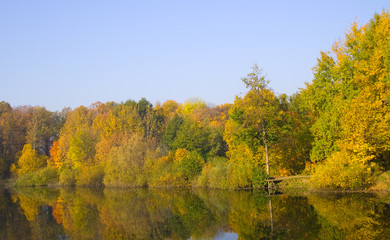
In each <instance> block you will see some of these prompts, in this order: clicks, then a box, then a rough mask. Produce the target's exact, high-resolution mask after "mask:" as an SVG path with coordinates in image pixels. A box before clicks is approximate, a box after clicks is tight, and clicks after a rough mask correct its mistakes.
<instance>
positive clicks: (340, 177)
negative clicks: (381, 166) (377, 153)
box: [311, 151, 375, 190]
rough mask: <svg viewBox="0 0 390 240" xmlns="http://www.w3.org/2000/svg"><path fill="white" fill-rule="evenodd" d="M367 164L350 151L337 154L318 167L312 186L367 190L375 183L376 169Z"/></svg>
mask: <svg viewBox="0 0 390 240" xmlns="http://www.w3.org/2000/svg"><path fill="white" fill-rule="evenodd" d="M365 162H366V161H363V160H361V159H359V158H358V157H357V156H355V155H353V154H351V153H349V152H348V151H339V152H335V153H334V154H332V155H331V157H329V158H328V159H327V160H326V161H325V162H324V163H322V164H320V165H318V166H317V167H316V170H315V173H314V175H313V176H312V178H311V185H312V187H314V188H317V189H321V188H326V189H332V190H363V189H366V188H367V187H368V186H369V185H370V184H372V182H373V177H374V175H373V172H375V170H374V169H375V167H374V168H371V167H369V165H368V164H367V163H365ZM372 165H374V164H372Z"/></svg>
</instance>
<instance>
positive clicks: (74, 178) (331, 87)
mask: <svg viewBox="0 0 390 240" xmlns="http://www.w3.org/2000/svg"><path fill="white" fill-rule="evenodd" d="M389 39H390V17H389V12H388V11H386V10H384V11H383V12H382V13H380V14H376V15H375V16H374V17H373V19H371V20H370V21H369V22H368V23H367V24H366V25H364V26H359V25H358V24H357V23H354V24H353V25H352V26H351V28H350V29H349V30H348V31H347V33H346V34H345V37H344V38H343V39H342V40H340V41H337V42H335V43H334V44H333V47H332V51H331V52H321V53H320V57H319V58H318V60H317V64H316V66H314V68H313V74H314V78H313V81H312V82H311V83H307V85H306V88H304V89H301V90H299V91H298V92H297V93H295V94H293V95H292V96H287V95H285V94H280V95H277V94H276V93H275V92H274V91H273V90H272V89H271V88H270V87H269V85H268V81H267V79H266V77H265V74H264V73H263V70H262V69H261V68H259V67H258V66H257V65H254V66H253V71H252V72H250V73H249V74H248V75H247V76H246V77H244V78H243V79H242V81H243V83H244V84H245V85H246V86H247V88H248V92H247V93H246V94H245V95H244V96H237V97H236V99H235V101H234V103H233V104H223V105H219V106H211V105H208V104H206V103H205V102H204V101H202V100H199V99H193V100H190V101H187V102H185V103H177V102H175V101H173V100H169V101H166V102H164V103H157V104H156V105H155V106H153V105H152V104H151V103H150V102H149V101H148V100H146V99H141V100H139V101H138V102H137V101H133V100H128V101H126V102H122V103H115V102H107V103H100V102H97V103H94V104H92V105H91V106H90V107H84V106H80V107H78V108H76V109H64V110H63V111H62V112H50V111H47V110H46V109H45V108H42V107H17V108H12V107H11V106H10V104H8V103H6V102H1V103H0V174H1V175H2V177H6V178H7V177H18V181H17V184H19V185H42V184H53V183H56V184H62V185H78V186H90V185H93V186H101V185H105V186H117V187H121V186H123V187H124V186H152V187H153V186H156V187H157V186H158V187H160V186H202V187H213V188H233V189H235V188H248V187H261V186H264V184H265V179H266V178H267V177H268V176H286V175H297V174H306V175H307V174H311V175H312V178H311V180H310V184H309V185H310V187H311V188H315V189H332V190H361V189H368V188H369V187H370V186H372V185H373V184H374V183H375V180H376V178H377V176H378V175H379V174H380V173H381V172H382V171H386V170H389V168H390V103H389V102H390V40H389Z"/></svg>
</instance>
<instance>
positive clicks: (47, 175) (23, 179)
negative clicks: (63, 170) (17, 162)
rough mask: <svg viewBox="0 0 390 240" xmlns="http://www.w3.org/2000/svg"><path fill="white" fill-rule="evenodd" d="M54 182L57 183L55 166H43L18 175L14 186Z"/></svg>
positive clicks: (41, 184) (40, 184)
mask: <svg viewBox="0 0 390 240" xmlns="http://www.w3.org/2000/svg"><path fill="white" fill-rule="evenodd" d="M55 183H58V172H57V168H55V167H45V168H41V169H39V170H37V171H34V172H30V173H27V174H24V175H22V176H20V177H19V178H18V180H17V181H16V182H15V186H16V187H19V186H43V185H48V184H55Z"/></svg>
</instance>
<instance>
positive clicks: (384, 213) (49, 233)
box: [0, 188, 390, 240]
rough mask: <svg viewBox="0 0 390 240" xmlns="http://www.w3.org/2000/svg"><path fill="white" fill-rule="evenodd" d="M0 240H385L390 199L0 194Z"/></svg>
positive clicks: (389, 234)
mask: <svg viewBox="0 0 390 240" xmlns="http://www.w3.org/2000/svg"><path fill="white" fill-rule="evenodd" d="M0 239H17V240H21V239H219V240H227V239H390V195H389V194H382V195H374V194H331V195H329V194H328V195H308V196H288V195H279V196H273V197H268V196H267V195H265V194H264V193H262V192H253V191H219V190H204V189H197V190H188V189H149V190H148V189H126V190H123V189H122V190H120V189H105V190H92V189H88V188H81V189H80V188H79V189H51V188H22V189H18V190H5V189H0Z"/></svg>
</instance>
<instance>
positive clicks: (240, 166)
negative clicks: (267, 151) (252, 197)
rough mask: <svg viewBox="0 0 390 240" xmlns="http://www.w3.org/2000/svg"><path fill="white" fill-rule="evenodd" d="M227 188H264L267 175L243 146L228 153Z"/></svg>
mask: <svg viewBox="0 0 390 240" xmlns="http://www.w3.org/2000/svg"><path fill="white" fill-rule="evenodd" d="M226 170H227V182H228V188H233V189H235V188H250V187H262V186H264V183H265V182H264V180H265V179H266V178H267V174H266V173H265V171H264V169H263V165H261V164H260V163H259V161H258V159H256V158H255V157H254V156H253V153H252V152H251V151H250V149H249V148H248V147H246V146H244V145H239V146H237V147H236V148H234V149H230V151H229V161H228V163H227V169H226Z"/></svg>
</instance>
